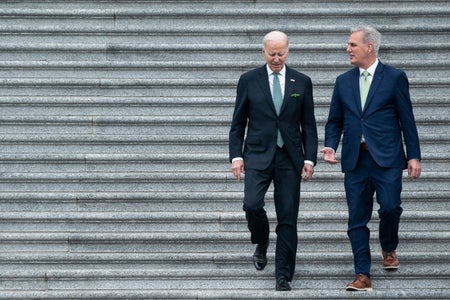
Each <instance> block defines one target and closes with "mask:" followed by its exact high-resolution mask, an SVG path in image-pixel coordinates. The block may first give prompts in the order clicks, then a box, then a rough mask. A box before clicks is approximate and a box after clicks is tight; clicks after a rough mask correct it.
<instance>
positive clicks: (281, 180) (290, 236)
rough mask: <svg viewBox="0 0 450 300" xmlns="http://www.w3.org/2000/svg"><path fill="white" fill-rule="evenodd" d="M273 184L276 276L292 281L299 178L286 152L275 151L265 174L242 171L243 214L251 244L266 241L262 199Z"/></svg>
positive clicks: (265, 220)
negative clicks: (243, 181) (243, 179)
mask: <svg viewBox="0 0 450 300" xmlns="http://www.w3.org/2000/svg"><path fill="white" fill-rule="evenodd" d="M272 181H273V186H274V202H275V211H276V215H277V226H276V233H277V241H276V249H275V276H276V278H279V277H281V276H285V277H286V278H287V279H288V280H289V281H290V280H292V278H293V276H294V271H295V259H296V255H297V243H298V236H297V218H298V210H299V203H300V183H301V177H300V175H299V174H298V172H297V170H296V168H295V167H294V165H293V163H292V161H291V159H290V158H289V155H288V153H287V151H286V149H285V148H277V150H276V153H275V156H274V158H273V160H272V163H271V164H270V166H269V168H267V169H266V170H255V169H247V168H246V169H245V190H244V194H245V195H244V207H243V208H244V211H245V215H246V219H247V222H248V228H249V230H250V233H251V241H252V243H254V244H264V243H266V242H267V241H268V240H269V232H270V227H269V221H268V218H267V214H266V211H265V209H264V206H265V202H264V196H265V194H266V192H267V190H268V188H269V186H270V184H271V182H272Z"/></svg>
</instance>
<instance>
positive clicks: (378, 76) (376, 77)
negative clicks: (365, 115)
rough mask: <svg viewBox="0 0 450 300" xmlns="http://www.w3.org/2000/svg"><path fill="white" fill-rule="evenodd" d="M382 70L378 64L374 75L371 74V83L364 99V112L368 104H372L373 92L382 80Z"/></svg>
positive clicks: (381, 66) (382, 66) (381, 65)
mask: <svg viewBox="0 0 450 300" xmlns="http://www.w3.org/2000/svg"><path fill="white" fill-rule="evenodd" d="M383 70H384V65H383V64H382V63H381V62H379V63H378V66H377V68H376V70H375V74H373V78H372V83H371V84H370V89H369V94H367V99H366V110H367V108H368V107H369V105H370V103H371V102H372V99H373V96H374V95H375V91H376V90H377V89H378V87H379V86H380V83H381V80H382V79H383Z"/></svg>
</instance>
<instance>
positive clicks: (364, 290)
mask: <svg viewBox="0 0 450 300" xmlns="http://www.w3.org/2000/svg"><path fill="white" fill-rule="evenodd" d="M345 290H346V291H348V292H370V291H372V290H373V289H372V288H357V287H349V286H348V287H347V288H346V289H345Z"/></svg>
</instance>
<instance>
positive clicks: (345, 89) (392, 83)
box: [325, 62, 421, 172]
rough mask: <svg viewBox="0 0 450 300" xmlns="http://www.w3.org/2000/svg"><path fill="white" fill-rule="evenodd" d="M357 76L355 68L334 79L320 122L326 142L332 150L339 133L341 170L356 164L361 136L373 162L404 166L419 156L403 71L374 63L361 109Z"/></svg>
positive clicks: (347, 169) (382, 164) (386, 165)
mask: <svg viewBox="0 0 450 300" xmlns="http://www.w3.org/2000/svg"><path fill="white" fill-rule="evenodd" d="M359 76H360V73H359V68H357V67H356V68H353V69H351V70H349V71H348V72H346V73H344V74H342V75H340V76H339V77H338V78H337V79H336V83H335V87H334V91H333V96H332V99H331V105H330V112H329V116H328V122H327V124H326V126H325V146H326V147H331V148H333V149H334V150H337V148H338V145H339V141H340V140H341V135H342V157H341V165H342V171H343V172H347V171H351V170H353V169H354V168H355V167H356V164H357V161H358V156H359V151H360V150H359V149H360V143H361V136H362V135H363V134H364V138H365V142H366V143H367V145H368V147H369V150H370V153H371V155H372V157H373V159H374V160H375V161H376V162H377V164H378V165H380V166H382V167H394V168H395V167H399V168H406V165H407V164H406V161H407V160H409V159H413V158H416V159H420V158H421V157H420V146H419V137H418V133H417V128H416V123H415V120H414V115H413V110H412V105H411V99H410V96H409V83H408V78H407V77H406V74H405V73H404V72H403V71H401V70H398V69H395V68H393V67H390V66H388V65H384V64H382V63H381V62H379V63H378V66H377V68H376V70H375V74H374V76H373V79H372V83H371V86H370V90H369V94H368V96H367V100H366V104H365V107H364V110H362V108H361V100H360V91H359V89H360V88H359ZM402 136H403V139H402ZM403 142H404V143H405V145H406V154H405V151H404V148H403Z"/></svg>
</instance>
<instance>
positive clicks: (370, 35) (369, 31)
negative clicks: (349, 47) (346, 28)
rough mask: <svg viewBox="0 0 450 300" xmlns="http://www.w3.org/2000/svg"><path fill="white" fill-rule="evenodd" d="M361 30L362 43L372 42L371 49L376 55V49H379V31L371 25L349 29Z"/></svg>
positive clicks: (353, 30)
mask: <svg viewBox="0 0 450 300" xmlns="http://www.w3.org/2000/svg"><path fill="white" fill-rule="evenodd" d="M355 32H362V33H363V41H364V43H366V44H368V43H372V44H373V51H374V52H375V55H376V56H378V50H380V44H381V33H380V32H379V31H378V30H376V29H375V28H373V27H372V26H359V27H354V28H352V29H351V33H355Z"/></svg>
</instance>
